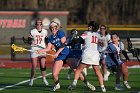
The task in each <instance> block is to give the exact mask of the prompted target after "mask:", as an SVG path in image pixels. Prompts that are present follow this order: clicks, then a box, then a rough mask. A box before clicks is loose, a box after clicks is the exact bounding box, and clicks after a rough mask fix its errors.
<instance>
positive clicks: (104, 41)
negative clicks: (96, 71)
mask: <svg viewBox="0 0 140 93" xmlns="http://www.w3.org/2000/svg"><path fill="white" fill-rule="evenodd" d="M99 34H100V36H99V40H98V50H99V53H100V64H101V67H102V70H103V73H104V81H108V76H109V75H110V72H109V71H107V67H106V64H105V58H106V53H105V51H106V48H107V46H108V43H109V42H110V41H111V40H110V34H109V33H108V32H107V27H106V26H105V25H101V26H100V31H99Z"/></svg>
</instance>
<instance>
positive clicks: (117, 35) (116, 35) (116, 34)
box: [111, 32, 119, 39]
mask: <svg viewBox="0 0 140 93" xmlns="http://www.w3.org/2000/svg"><path fill="white" fill-rule="evenodd" d="M113 35H116V36H117V37H119V35H118V33H116V32H114V33H112V34H111V39H112V36H113Z"/></svg>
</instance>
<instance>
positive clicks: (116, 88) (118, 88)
mask: <svg viewBox="0 0 140 93" xmlns="http://www.w3.org/2000/svg"><path fill="white" fill-rule="evenodd" d="M115 90H119V91H123V88H122V87H121V86H116V87H115Z"/></svg>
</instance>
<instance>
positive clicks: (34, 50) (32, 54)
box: [30, 47, 46, 58]
mask: <svg viewBox="0 0 140 93" xmlns="http://www.w3.org/2000/svg"><path fill="white" fill-rule="evenodd" d="M40 49H42V48H39V47H32V48H31V50H33V52H31V54H30V56H31V58H36V57H42V56H46V52H43V53H41V54H38V53H37V50H40Z"/></svg>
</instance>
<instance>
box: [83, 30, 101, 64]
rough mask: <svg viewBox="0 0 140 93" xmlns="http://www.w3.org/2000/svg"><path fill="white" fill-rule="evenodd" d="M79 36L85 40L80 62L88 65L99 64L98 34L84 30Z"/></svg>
mask: <svg viewBox="0 0 140 93" xmlns="http://www.w3.org/2000/svg"><path fill="white" fill-rule="evenodd" d="M81 37H82V38H83V39H84V40H85V44H84V49H83V53H82V63H84V64H89V65H99V60H100V56H99V52H98V49H97V45H98V37H99V34H98V33H95V32H90V31H86V32H85V33H84V34H82V35H81Z"/></svg>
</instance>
